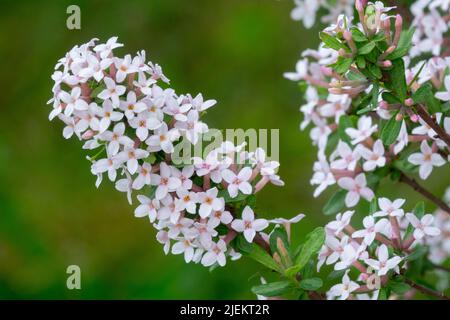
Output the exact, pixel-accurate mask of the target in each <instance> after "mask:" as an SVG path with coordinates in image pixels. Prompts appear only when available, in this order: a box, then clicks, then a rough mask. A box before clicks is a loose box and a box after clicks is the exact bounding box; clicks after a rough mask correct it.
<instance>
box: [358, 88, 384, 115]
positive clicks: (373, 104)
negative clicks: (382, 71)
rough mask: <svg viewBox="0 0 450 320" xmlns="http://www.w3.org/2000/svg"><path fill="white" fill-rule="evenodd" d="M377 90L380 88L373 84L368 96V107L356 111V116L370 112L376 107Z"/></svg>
mask: <svg viewBox="0 0 450 320" xmlns="http://www.w3.org/2000/svg"><path fill="white" fill-rule="evenodd" d="M379 90H380V87H379V85H378V83H374V84H373V88H372V91H371V92H370V95H371V96H372V98H371V100H370V105H368V106H367V107H365V108H363V109H361V110H358V112H357V114H364V113H367V112H369V111H372V110H374V109H376V108H377V107H378V95H379V94H380V92H379Z"/></svg>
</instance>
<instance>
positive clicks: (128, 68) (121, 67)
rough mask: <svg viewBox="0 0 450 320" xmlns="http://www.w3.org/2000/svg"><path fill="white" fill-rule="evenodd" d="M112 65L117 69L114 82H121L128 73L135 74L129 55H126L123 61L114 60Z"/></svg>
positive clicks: (135, 69)
mask: <svg viewBox="0 0 450 320" xmlns="http://www.w3.org/2000/svg"><path fill="white" fill-rule="evenodd" d="M114 64H115V66H116V68H117V72H116V81H117V82H122V81H123V80H125V78H126V76H127V75H128V74H130V73H135V72H137V71H138V70H137V68H136V67H135V66H134V65H133V64H132V60H131V55H129V54H127V55H126V56H125V57H124V58H123V59H120V58H115V60H114Z"/></svg>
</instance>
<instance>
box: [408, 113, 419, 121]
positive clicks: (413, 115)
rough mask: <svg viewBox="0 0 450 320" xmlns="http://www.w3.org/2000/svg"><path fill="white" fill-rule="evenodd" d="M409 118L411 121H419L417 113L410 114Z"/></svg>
mask: <svg viewBox="0 0 450 320" xmlns="http://www.w3.org/2000/svg"><path fill="white" fill-rule="evenodd" d="M410 119H411V121H412V122H414V123H415V122H418V121H419V116H418V115H417V114H412V115H411V116H410Z"/></svg>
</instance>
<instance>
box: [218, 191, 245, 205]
mask: <svg viewBox="0 0 450 320" xmlns="http://www.w3.org/2000/svg"><path fill="white" fill-rule="evenodd" d="M249 196H250V195H248V194H243V193H242V192H239V193H238V195H237V196H236V197H234V198H232V197H231V196H230V194H229V193H228V191H227V190H226V189H224V190H219V193H218V195H217V197H221V198H224V200H225V202H226V203H231V202H240V201H243V200H245V199H246V198H248V197H249Z"/></svg>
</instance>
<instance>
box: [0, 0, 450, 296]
mask: <svg viewBox="0 0 450 320" xmlns="http://www.w3.org/2000/svg"><path fill="white" fill-rule="evenodd" d="M70 4H78V5H79V6H80V8H81V30H68V29H67V28H66V19H67V17H68V15H67V14H66V8H67V6H69V5H70ZM292 7H293V2H292V1H290V0H289V1H288V0H282V1H275V0H221V1H219V0H213V1H212V0H210V1H206V0H205V1H201V0H189V1H186V0H145V1H144V0H143V1H137V0H129V1H101V0H91V1H39V2H38V1H2V2H1V4H0V61H1V65H2V68H1V70H2V72H1V77H0V84H1V86H0V87H1V89H2V93H1V94H0V106H1V116H0V125H1V126H0V128H1V130H0V298H3V299H5V298H6V299H10V298H41V299H48V298H62V299H64V298H104V299H112V298H119V299H125V298H131V299H182V298H185V299H241V298H250V299H253V298H254V295H253V294H251V292H250V290H249V289H250V287H251V286H252V285H254V284H256V283H257V282H258V281H259V280H258V278H257V277H253V276H254V275H255V274H256V273H257V272H258V271H259V266H258V265H257V264H256V263H253V262H251V261H248V260H246V259H242V260H240V261H237V262H230V263H229V264H228V265H227V266H226V267H225V268H218V269H215V270H214V271H213V272H209V271H208V269H207V268H204V267H202V266H200V265H194V264H185V263H184V260H183V258H182V256H173V255H169V256H165V255H164V253H163V251H162V248H161V246H160V245H159V243H157V242H156V240H155V231H154V230H153V228H152V227H151V225H150V224H149V223H148V221H147V220H145V219H142V220H140V219H136V218H134V217H133V211H134V207H131V206H129V205H128V203H127V201H126V198H125V196H124V195H123V194H120V193H118V192H117V191H115V190H114V187H113V186H112V184H111V183H109V182H105V183H103V184H102V186H101V187H100V188H99V189H98V190H97V189H96V188H95V186H94V182H95V177H94V176H92V175H91V174H90V171H89V163H88V161H87V160H85V156H86V152H85V151H83V150H82V149H81V143H80V142H79V141H77V140H75V139H72V140H69V141H65V140H64V138H63V137H62V133H61V132H62V127H63V126H62V124H61V123H60V122H58V121H54V122H53V123H50V122H49V121H48V118H47V117H48V113H49V111H50V106H47V105H46V102H47V100H48V99H49V98H50V97H51V87H52V81H51V79H50V75H51V73H52V72H53V68H54V65H55V63H56V61H57V59H59V58H60V57H62V56H63V55H64V54H65V52H67V51H68V50H69V49H70V48H71V47H72V46H74V45H75V44H81V43H84V42H87V41H88V40H90V39H91V38H94V37H97V38H99V39H101V40H102V41H106V40H107V39H108V38H109V37H111V36H115V35H117V36H119V40H120V42H122V43H124V44H125V47H124V48H121V49H119V50H117V51H116V53H117V54H120V55H123V54H125V53H133V54H134V53H135V52H136V51H137V50H140V49H145V50H146V51H147V57H148V59H149V60H151V61H153V62H156V63H159V64H161V65H162V67H163V69H164V71H165V74H166V75H167V76H168V77H169V78H170V79H171V81H172V86H173V87H174V88H175V89H176V91H177V92H178V93H187V92H190V93H193V94H196V93H197V92H202V93H203V94H204V96H205V97H207V98H214V99H217V100H218V104H217V106H216V107H215V108H213V109H211V110H210V111H209V112H208V114H207V116H206V121H207V122H208V124H209V126H210V127H213V128H214V127H215V128H220V129H224V128H244V129H247V128H267V129H271V128H279V129H280V151H281V154H280V161H281V170H280V174H281V176H282V178H283V179H284V180H285V182H286V186H285V187H284V188H279V187H272V186H269V187H267V188H265V189H264V191H263V192H262V193H261V194H260V196H259V197H258V208H259V210H257V211H258V213H259V214H260V215H262V216H266V217H278V216H293V215H295V214H297V213H299V212H304V213H306V214H307V218H306V219H304V220H303V221H302V222H301V223H300V224H299V225H297V226H295V227H294V229H293V233H294V238H295V239H299V238H302V237H304V235H305V234H306V233H307V232H308V231H310V230H312V228H313V227H315V226H318V225H322V224H324V223H325V222H326V221H327V220H328V219H329V218H328V217H325V216H323V214H322V212H321V211H322V206H323V204H324V203H325V201H326V199H327V196H328V195H329V194H330V192H328V193H326V194H325V195H323V196H322V197H321V198H319V199H313V198H312V196H311V195H312V191H313V188H312V187H311V186H310V185H309V179H310V177H311V175H312V164H313V162H314V159H315V158H316V155H315V153H316V151H315V149H314V148H313V147H312V146H311V145H310V141H309V138H308V133H307V132H300V131H299V129H298V125H299V122H300V119H301V117H300V113H299V111H298V108H299V106H300V104H301V96H300V93H299V90H298V88H297V86H296V85H295V84H294V83H292V82H289V81H287V80H285V79H283V77H282V74H283V72H285V71H289V70H292V69H293V68H294V65H295V62H296V61H297V59H298V58H299V56H300V52H301V51H302V50H304V49H306V48H307V47H316V46H317V45H318V38H317V31H318V29H313V30H305V29H303V27H302V26H301V24H300V23H298V22H294V21H291V20H290V18H289V13H290V10H291V9H292ZM435 176H436V175H435ZM429 183H430V185H431V189H432V190H434V191H436V192H437V193H438V194H442V192H443V190H444V188H445V186H446V181H444V180H443V179H441V180H440V179H439V178H435V179H434V180H431V181H429ZM386 190H387V191H386V192H388V191H389V192H390V193H391V194H392V193H393V195H394V196H399V195H403V196H404V195H413V197H412V199H419V198H418V197H417V196H416V195H415V194H412V193H410V192H409V190H408V191H407V192H406V193H405V191H406V190H405V189H404V188H403V189H399V188H394V187H393V186H390V187H389V186H388V187H387V189H386ZM411 206H412V205H411ZM71 264H76V265H79V266H80V267H81V270H82V290H79V291H77V290H74V291H69V290H67V288H66V278H67V274H66V268H67V266H68V265H71Z"/></svg>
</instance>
